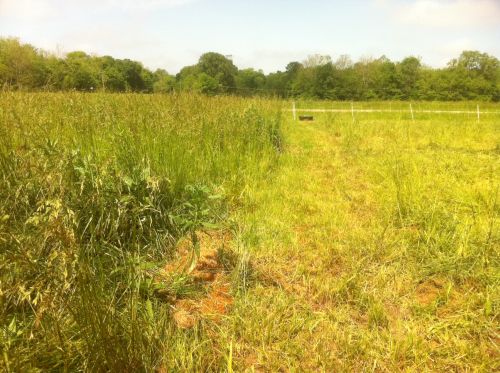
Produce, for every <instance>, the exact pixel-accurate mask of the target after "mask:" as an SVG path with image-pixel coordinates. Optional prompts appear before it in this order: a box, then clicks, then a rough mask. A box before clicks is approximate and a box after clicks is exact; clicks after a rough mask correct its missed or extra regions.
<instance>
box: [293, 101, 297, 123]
mask: <svg viewBox="0 0 500 373" xmlns="http://www.w3.org/2000/svg"><path fill="white" fill-rule="evenodd" d="M292 113H293V120H294V121H295V120H297V112H296V110H295V101H293V103H292Z"/></svg>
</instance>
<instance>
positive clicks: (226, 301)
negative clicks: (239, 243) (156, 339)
mask: <svg viewBox="0 0 500 373" xmlns="http://www.w3.org/2000/svg"><path fill="white" fill-rule="evenodd" d="M198 238H199V242H200V257H199V259H198V262H197V264H196V267H195V268H194V269H193V271H192V272H191V273H190V274H189V275H190V277H191V278H192V279H193V281H195V282H196V283H198V284H199V285H201V286H203V287H204V288H205V289H206V294H205V295H204V296H203V297H201V298H199V297H198V298H196V299H189V298H184V299H174V300H173V305H172V307H173V309H174V312H173V318H174V320H175V322H176V324H177V326H178V327H179V328H185V329H187V328H192V327H193V326H195V325H196V323H197V322H198V321H199V320H200V319H210V320H214V321H220V320H221V318H222V316H223V315H225V314H226V313H227V312H228V311H229V308H230V306H231V305H232V303H233V297H232V296H231V294H230V291H231V284H230V279H229V277H228V276H227V274H226V273H225V271H224V267H223V265H222V264H221V263H220V260H219V253H220V252H221V250H224V249H226V248H227V247H228V245H229V241H230V239H231V236H230V234H229V232H226V231H213V232H209V233H200V234H199V235H198ZM190 245H191V243H190V242H189V240H183V241H181V242H180V243H179V245H178V253H179V257H178V259H177V260H175V261H173V262H171V263H169V264H168V265H167V266H166V267H165V270H166V272H167V273H173V272H178V271H182V270H185V269H186V268H187V267H188V266H189V262H190V260H191V253H190V250H191V249H190Z"/></svg>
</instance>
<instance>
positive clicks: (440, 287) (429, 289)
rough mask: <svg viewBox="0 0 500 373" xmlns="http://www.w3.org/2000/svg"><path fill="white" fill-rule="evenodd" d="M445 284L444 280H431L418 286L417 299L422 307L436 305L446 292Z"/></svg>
mask: <svg viewBox="0 0 500 373" xmlns="http://www.w3.org/2000/svg"><path fill="white" fill-rule="evenodd" d="M444 286H445V282H444V280H442V279H429V280H425V281H423V282H421V283H419V284H418V286H417V289H416V299H417V302H418V303H419V304H420V305H421V306H424V307H425V306H429V305H431V304H432V303H434V302H435V301H436V300H437V299H438V298H439V296H440V295H441V294H442V293H443V291H444Z"/></svg>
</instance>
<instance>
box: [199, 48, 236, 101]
mask: <svg viewBox="0 0 500 373" xmlns="http://www.w3.org/2000/svg"><path fill="white" fill-rule="evenodd" d="M198 68H199V70H200V72H202V73H205V74H207V75H208V76H210V77H212V78H214V79H216V80H217V81H218V83H219V86H220V90H221V91H222V92H231V91H233V90H234V88H235V87H236V83H235V77H236V74H237V73H238V68H237V67H236V66H234V64H233V61H231V60H230V59H228V58H226V57H225V56H223V55H222V54H219V53H214V52H209V53H205V54H203V55H202V56H201V57H200V60H199V61H198Z"/></svg>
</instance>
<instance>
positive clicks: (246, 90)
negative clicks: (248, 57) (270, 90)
mask: <svg viewBox="0 0 500 373" xmlns="http://www.w3.org/2000/svg"><path fill="white" fill-rule="evenodd" d="M265 84H266V76H265V75H264V73H263V72H262V71H256V70H254V69H243V70H240V71H238V74H237V75H236V88H237V92H238V94H241V95H244V96H249V95H253V94H258V93H261V92H262V89H264V86H265Z"/></svg>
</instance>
